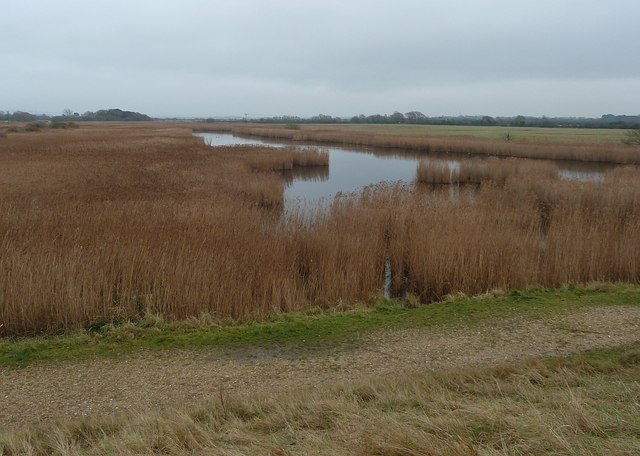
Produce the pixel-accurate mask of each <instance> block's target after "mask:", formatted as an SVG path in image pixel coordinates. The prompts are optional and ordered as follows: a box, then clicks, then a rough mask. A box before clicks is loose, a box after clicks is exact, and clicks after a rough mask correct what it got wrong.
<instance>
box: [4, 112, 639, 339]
mask: <svg viewBox="0 0 640 456" xmlns="http://www.w3.org/2000/svg"><path fill="white" fill-rule="evenodd" d="M291 153H293V152H290V151H277V150H274V149H271V148H255V147H223V148H215V149H212V148H210V147H207V146H205V145H204V144H203V143H202V141H201V140H199V139H198V138H195V137H192V136H191V132H190V130H185V129H180V128H174V127H171V128H170V127H169V126H167V125H166V124H148V125H133V126H129V127H124V126H115V125H113V126H111V125H110V126H108V127H107V126H101V125H90V126H83V127H82V128H80V129H78V130H73V131H46V132H41V133H38V134H24V135H11V136H9V137H8V138H6V139H5V140H3V147H2V149H1V150H0V168H1V169H2V170H3V173H2V174H0V189H1V191H0V324H1V325H2V326H1V329H0V331H2V332H3V333H4V334H28V333H35V332H40V331H45V332H47V331H53V330H56V329H59V328H69V327H73V326H76V325H81V324H85V325H96V324H101V323H104V322H108V321H112V320H118V319H129V318H137V316H139V315H141V314H144V313H145V312H153V313H158V314H162V315H164V316H165V317H167V318H174V319H183V318H186V317H189V316H198V315H200V314H203V313H209V314H211V315H213V316H214V318H220V319H225V318H258V319H259V318H264V317H266V316H269V315H271V314H273V313H278V312H284V311H292V310H296V309H302V308H305V307H308V306H311V305H317V306H324V307H327V306H333V305H336V304H337V303H340V302H347V303H355V302H358V301H361V302H371V301H373V300H375V299H377V298H378V297H379V296H380V295H381V294H382V288H383V276H384V264H385V261H386V260H387V259H389V260H390V263H391V267H392V274H393V278H392V294H393V295H395V296H402V295H404V294H405V293H408V292H411V293H414V294H416V295H418V296H420V297H421V299H422V300H424V301H426V300H432V299H438V298H440V297H442V296H444V295H446V294H449V293H452V292H458V291H461V292H464V293H467V294H477V293H481V292H484V291H486V290H491V289H495V288H503V289H512V288H522V287H526V286H532V285H544V286H555V285H559V284H563V283H569V282H589V281H628V282H638V279H639V278H640V243H638V242H637V239H638V238H639V237H640V180H639V179H637V172H634V171H633V170H632V171H627V172H626V174H624V175H622V174H621V175H619V176H618V175H616V176H613V177H608V178H607V179H605V181H604V182H603V183H580V182H565V181H562V180H559V179H547V178H544V177H542V178H541V177H539V176H538V175H527V174H526V173H524V174H523V175H522V176H520V175H519V177H518V179H507V180H506V182H505V184H504V185H503V186H501V187H498V186H493V185H487V186H481V187H480V189H479V190H478V191H477V192H476V193H474V194H473V196H472V197H469V198H456V199H451V198H450V196H449V193H448V192H442V191H437V190H429V191H427V192H426V193H424V192H422V191H415V192H413V191H407V190H406V189H401V188H397V187H380V188H371V189H369V190H367V191H366V192H364V193H363V194H362V195H361V196H359V197H358V196H354V197H343V198H338V199H336V200H335V202H334V203H333V204H332V205H331V207H330V208H328V209H326V210H324V211H319V212H318V214H316V216H315V217H314V218H312V219H309V216H308V214H306V213H305V214H303V213H296V212H295V211H293V213H287V215H281V211H274V210H272V209H265V208H278V207H282V198H283V196H282V189H283V177H282V176H281V174H280V173H278V172H274V171H272V170H274V169H283V167H286V166H289V159H290V158H287V157H291V155H290V154H291ZM295 153H296V154H298V153H299V152H295ZM287 154H288V155H287ZM271 155H273V157H276V158H269V157H270V156H271ZM277 157H279V158H277ZM295 157H305V158H303V159H302V160H301V161H300V162H296V160H294V163H293V165H292V166H298V164H300V163H302V164H306V165H308V164H311V163H313V164H317V163H321V162H323V160H324V157H325V156H324V155H323V154H322V153H321V152H315V151H313V152H310V153H308V154H306V155H295Z"/></svg>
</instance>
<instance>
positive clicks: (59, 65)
mask: <svg viewBox="0 0 640 456" xmlns="http://www.w3.org/2000/svg"><path fill="white" fill-rule="evenodd" d="M639 14H640V3H638V2H636V1H633V0H626V1H623V0H618V1H610V2H596V1H591V0H586V1H575V0H567V1H564V2H553V1H549V0H540V1H531V0H525V1H519V2H513V1H503V0H495V1H488V2H477V1H470V0H453V1H413V0H397V1H395V2H393V3H389V2H387V1H384V2H383V1H368V2H364V1H351V2H338V1H334V0H328V1H324V2H299V1H288V0H287V1H285V0H274V1H269V2H266V1H259V0H235V1H230V0H221V1H216V2H206V1H197V0H183V1H181V2H153V1H147V0H129V1H121V0H111V1H105V0H96V1H92V2H86V1H77V0H68V1H65V2H49V1H43V0H23V1H21V2H11V3H10V4H9V5H5V7H4V10H3V15H2V16H0V29H1V30H3V40H2V42H1V44H0V59H2V62H3V64H4V66H5V68H8V69H10V71H4V72H2V74H0V85H1V86H2V87H11V88H12V89H11V91H10V93H8V92H7V91H5V92H4V93H0V109H26V108H27V107H29V108H30V109H34V108H35V109H36V110H40V111H55V112H59V111H60V110H61V109H62V108H63V107H68V106H69V107H73V109H76V110H82V109H97V108H99V107H104V106H116V105H118V106H120V105H122V106H123V107H125V105H126V106H127V107H129V108H131V109H138V110H147V111H148V112H149V113H150V114H152V115H163V114H166V115H215V114H231V113H237V112H240V113H242V112H258V111H259V112H261V113H264V114H265V115H274V114H283V113H291V114H300V115H308V114H314V113H318V112H320V111H322V112H327V113H332V114H340V113H359V112H366V113H371V112H389V111H392V110H394V109H403V108H402V107H403V106H409V105H412V106H413V107H412V109H419V110H422V111H424V112H426V113H428V114H434V115H435V114H440V113H451V112H452V111H454V112H458V113H469V114H475V113H481V112H482V113H484V112H487V113H489V112H491V113H494V114H501V113H505V114H506V113H507V111H509V112H512V111H514V110H515V112H522V113H526V114H533V113H534V112H533V111H536V112H537V111H538V110H540V109H543V107H541V106H540V103H541V102H544V103H546V106H547V108H546V111H547V112H548V114H550V115H552V114H553V113H554V112H557V113H561V112H562V113H564V114H570V113H574V114H576V115H585V114H589V115H592V114H593V115H595V114H597V113H600V112H605V111H606V112H629V111H627V110H628V109H634V106H638V105H639V104H638V101H639V100H638V95H635V94H634V93H637V91H636V92H633V91H634V90H636V89H637V80H638V77H640V59H636V58H634V57H633V56H634V53H635V52H637V49H636V47H637V43H638V42H640V32H639V29H640V28H639V27H637V24H635V22H636V20H637V17H638V16H639ZM45 87H50V88H51V87H54V88H55V90H44V88H45ZM522 90H528V91H530V90H536V91H538V92H537V95H536V96H532V95H531V93H522V92H521V91H522ZM550 93H553V94H554V96H553V97H547V95H546V94H550ZM290 94H295V97H296V98H295V99H291V95H290ZM463 94H464V96H463ZM517 103H519V104H518V105H517V106H514V104H517ZM483 106H486V109H489V111H478V109H481V108H482V107H483ZM605 107H607V108H608V109H605ZM612 108H613V109H612ZM635 109H637V108H635ZM543 110H544V109H543ZM631 112H633V111H631Z"/></svg>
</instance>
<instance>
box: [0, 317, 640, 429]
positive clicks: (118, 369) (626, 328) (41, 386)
mask: <svg viewBox="0 0 640 456" xmlns="http://www.w3.org/2000/svg"><path fill="white" fill-rule="evenodd" d="M637 341H640V308H638V307H626V306H616V307H606V308H597V307H596V308H590V309H586V310H584V309H583V310H580V311H576V312H573V313H571V314H567V315H565V316H563V317H561V318H556V319H555V320H553V321H546V320H527V319H524V318H519V319H509V320H504V321H498V322H495V321H494V322H491V323H487V324H483V325H481V326H475V327H473V329H468V328H463V327H460V328H436V329H433V328H430V329H419V330H417V329H414V330H401V331H392V332H378V333H374V334H371V335H368V336H366V337H365V338H364V339H363V341H362V343H360V344H358V346H357V347H337V348H332V349H322V350H313V351H308V350H304V349H302V350H300V351H295V352H294V351H290V350H289V351H284V350H282V349H278V348H273V349H270V348H267V349H264V348H262V349H255V350H244V351H242V352H233V353H229V352H223V351H222V350H221V349H218V348H211V349H199V350H193V351H189V350H169V351H164V352H141V353H138V354H136V355H130V356H127V357H123V358H122V359H96V360H90V361H81V362H64V363H61V364H59V365H41V366H39V365H34V366H31V367H28V368H25V369H16V370H0V429H1V428H3V427H4V428H13V427H18V426H20V425H22V424H31V423H36V422H40V423H42V422H46V421H50V420H58V419H60V420H64V419H69V418H74V417H81V416H100V415H105V414H112V413H118V412H121V411H125V410H128V411H135V412H138V411H143V410H146V409H150V408H154V409H161V408H164V407H172V406H176V405H185V404H186V405H188V404H197V403H199V402H204V401H208V400H211V399H215V398H217V397H219V395H220V393H221V390H222V393H223V394H229V393H243V394H244V393H248V394H250V393H252V392H257V391H260V392H265V391H266V392H276V391H281V390H287V389H292V388H306V387H315V386H320V385H323V384H326V383H331V382H332V381H335V380H342V381H344V380H347V381H348V380H350V379H356V378H360V377H366V376H371V375H375V376H384V375H387V374H391V373H393V374H397V373H398V372H402V371H410V370H424V369H441V368H449V367H464V366H482V365H495V364H500V363H502V362H507V361H513V360H517V359H523V358H528V357H533V356H552V355H562V354H568V353H572V352H578V351H583V350H587V349H591V348H596V347H605V346H616V345H621V344H628V343H633V342H637Z"/></svg>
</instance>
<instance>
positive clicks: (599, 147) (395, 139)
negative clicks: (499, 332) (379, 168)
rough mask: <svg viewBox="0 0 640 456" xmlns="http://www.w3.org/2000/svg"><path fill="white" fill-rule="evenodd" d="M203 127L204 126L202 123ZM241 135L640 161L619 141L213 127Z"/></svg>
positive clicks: (325, 128) (320, 128)
mask: <svg viewBox="0 0 640 456" xmlns="http://www.w3.org/2000/svg"><path fill="white" fill-rule="evenodd" d="M199 127H200V128H202V126H199ZM212 129H215V130H216V131H225V132H230V133H234V134H238V135H247V136H257V137H261V138H269V139H274V140H287V141H302V142H324V143H332V144H345V145H352V146H371V147H383V148H394V149H405V150H411V151H418V152H453V153H464V154H478V155H490V156H501V157H517V158H536V159H547V160H574V161H587V162H606V163H620V164H640V151H639V150H638V148H636V147H633V146H627V145H624V144H621V143H619V142H613V141H603V142H593V143H584V142H574V143H568V142H551V141H534V140H525V139H523V140H513V141H499V140H495V139H486V138H476V137H470V136H400V135H389V134H381V133H378V132H375V130H372V132H371V133H367V132H362V131H351V130H349V129H348V127H341V126H307V125H304V126H301V128H300V129H298V130H291V129H286V128H284V126H279V125H270V126H264V125H237V124H218V125H216V126H215V127H212Z"/></svg>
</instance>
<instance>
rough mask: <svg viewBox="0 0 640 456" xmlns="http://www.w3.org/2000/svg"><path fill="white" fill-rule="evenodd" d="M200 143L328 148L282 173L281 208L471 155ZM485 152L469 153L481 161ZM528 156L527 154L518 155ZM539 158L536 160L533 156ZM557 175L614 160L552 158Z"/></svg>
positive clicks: (595, 176) (227, 140) (410, 176)
mask: <svg viewBox="0 0 640 456" xmlns="http://www.w3.org/2000/svg"><path fill="white" fill-rule="evenodd" d="M196 136H198V137H201V138H203V141H204V142H205V144H207V145H209V146H212V147H214V148H215V147H219V146H234V145H262V146H267V147H285V146H288V145H294V146H314V147H322V148H323V149H325V150H327V151H328V152H329V157H330V166H329V169H326V168H325V169H322V170H303V171H300V172H298V173H290V174H289V175H287V176H285V190H284V203H285V206H286V207H289V208H291V207H294V206H296V205H303V206H307V207H314V206H316V207H317V206H320V205H324V204H327V203H330V202H331V201H333V199H334V197H335V196H336V195H337V194H350V193H360V192H361V191H362V190H363V189H364V188H365V187H367V186H370V185H376V184H380V183H383V182H386V183H404V184H413V183H414V182H415V181H416V170H417V168H418V164H419V162H420V161H421V160H425V159H426V160H431V159H434V160H436V161H440V162H442V163H444V164H445V165H446V166H447V167H448V168H449V172H450V173H455V172H456V171H459V170H460V167H461V164H462V163H464V162H465V161H466V160H469V159H470V158H471V157H470V156H468V155H464V154H442V153H441V154H438V153H429V154H425V153H416V152H411V151H404V150H395V149H375V148H356V147H348V148H347V147H333V146H329V147H327V146H326V145H323V144H314V143H293V144H289V143H285V142H282V141H271V140H263V139H260V138H245V137H239V136H235V135H233V134H230V133H197V134H196ZM487 158H489V157H478V156H474V157H473V160H476V161H480V162H483V161H484V160H486V159H487ZM520 160H528V159H520ZM532 161H535V162H541V161H540V160H532ZM553 164H554V165H555V166H557V167H558V170H559V175H560V177H561V178H562V179H566V180H582V181H591V182H599V181H602V180H603V179H604V173H605V172H606V171H607V170H610V169H613V167H615V165H610V164H609V165H607V164H602V163H587V162H566V161H554V162H553ZM449 191H450V193H451V197H452V198H456V197H458V196H459V191H460V189H459V188H454V187H453V186H452V187H451V188H450V189H449Z"/></svg>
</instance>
